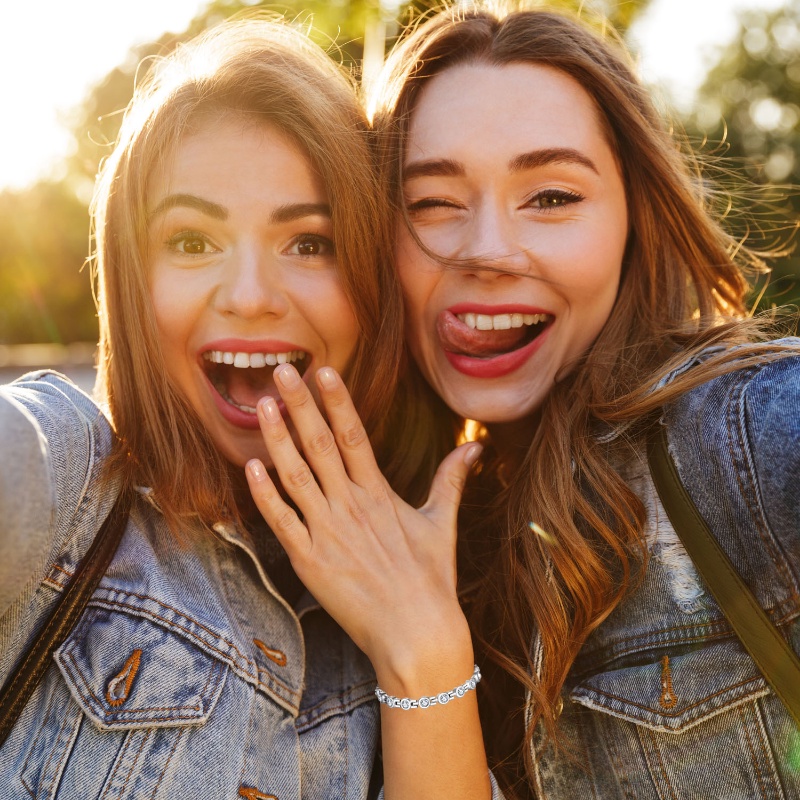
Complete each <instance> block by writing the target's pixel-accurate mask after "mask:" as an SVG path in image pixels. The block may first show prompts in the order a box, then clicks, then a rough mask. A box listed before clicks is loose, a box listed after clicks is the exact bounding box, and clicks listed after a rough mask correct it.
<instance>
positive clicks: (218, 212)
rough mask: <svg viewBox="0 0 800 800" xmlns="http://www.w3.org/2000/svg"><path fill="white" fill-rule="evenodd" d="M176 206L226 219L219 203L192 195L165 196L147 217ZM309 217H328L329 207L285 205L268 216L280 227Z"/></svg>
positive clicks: (323, 205)
mask: <svg viewBox="0 0 800 800" xmlns="http://www.w3.org/2000/svg"><path fill="white" fill-rule="evenodd" d="M178 206H181V207H183V208H194V209H196V210H197V211H200V212H201V213H203V214H206V215H207V216H209V217H213V218H214V219H219V220H223V221H224V220H226V219H227V218H228V209H227V208H225V207H224V206H221V205H219V203H212V202H211V201H210V200H204V199H203V198H202V197H197V195H193V194H170V195H167V197H165V198H164V199H163V200H161V202H160V203H158V205H157V206H156V207H155V208H154V209H153V210H152V211H151V212H150V214H149V216H150V218H151V219H152V218H153V217H155V216H157V215H158V214H163V213H164V212H165V211H167V210H169V209H170V208H176V207H178ZM311 216H321V217H330V216H331V209H330V206H329V205H328V204H327V203H287V204H285V205H282V206H278V207H277V208H276V209H274V210H273V212H272V213H271V214H270V218H269V221H270V223H272V224H273V225H280V224H282V223H284V222H293V221H294V220H297V219H302V218H303V217H311Z"/></svg>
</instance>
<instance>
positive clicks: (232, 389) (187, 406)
mask: <svg viewBox="0 0 800 800" xmlns="http://www.w3.org/2000/svg"><path fill="white" fill-rule="evenodd" d="M93 215H94V216H93V220H94V236H95V246H96V252H95V268H96V275H97V283H98V309H99V318H100V328H101V338H100V356H99V374H98V389H97V396H98V402H97V403H96V402H95V401H94V400H92V399H90V398H89V397H88V396H86V395H85V394H83V393H82V392H81V391H80V390H79V389H77V388H76V387H75V386H74V385H72V384H71V383H70V382H68V381H67V380H66V379H64V378H63V377H61V376H59V375H57V374H56V373H53V372H49V371H42V372H37V373H32V374H29V375H27V376H24V377H22V378H21V379H19V380H18V381H15V382H14V383H12V384H9V385H7V386H3V387H2V388H0V429H2V436H3V464H2V466H0V509H2V516H3V519H4V525H3V537H2V541H1V543H0V548H1V552H2V566H1V567H0V575H2V578H3V580H2V590H0V598H1V599H0V604H1V605H0V613H2V617H0V642H2V649H0V679H1V680H2V683H3V684H4V694H3V696H2V706H1V707H2V715H0V730H1V731H2V734H3V744H2V747H0V787H2V791H0V793H2V795H3V797H22V796H26V797H27V796H29V795H30V796H35V797H44V796H47V797H52V798H56V797H58V798H80V799H81V800H85V799H86V798H90V797H91V798H99V797H104V798H110V797H115V798H123V797H135V798H144V797H148V798H155V797H190V796H191V797H206V798H222V797H243V798H250V799H251V800H258V799H259V798H260V799H261V800H264V799H265V798H278V797H279V798H281V800H289V798H300V797H303V798H309V800H319V799H320V798H353V800H364V798H366V797H367V796H372V797H374V796H375V795H377V793H378V791H379V789H380V785H379V783H378V782H377V781H378V777H379V773H377V772H376V773H375V776H376V777H375V778H373V777H372V775H373V763H374V760H375V753H376V747H377V741H378V736H377V728H378V713H377V703H376V702H375V699H374V694H373V689H374V672H373V667H372V665H371V664H370V662H369V660H368V659H367V657H366V656H365V655H364V654H363V653H362V652H360V651H359V650H358V648H357V647H356V646H355V645H354V644H353V642H352V640H351V638H350V637H349V636H348V635H347V634H346V633H345V631H343V630H342V628H341V627H340V626H339V625H338V624H337V623H336V622H335V621H334V620H333V619H332V618H331V616H329V615H328V614H327V613H326V612H325V610H323V609H322V608H321V607H320V604H319V602H318V601H317V599H315V598H314V597H313V596H312V595H311V594H309V593H308V591H306V590H305V587H304V585H303V583H302V582H301V581H300V580H298V578H297V576H296V574H295V572H294V571H293V570H292V568H291V565H290V563H289V560H288V559H287V557H286V554H285V552H284V550H283V549H282V548H281V546H280V544H279V543H278V541H277V540H276V539H275V537H274V535H273V534H272V533H271V531H270V530H269V529H268V528H267V526H266V525H265V524H264V520H263V518H262V517H261V516H260V515H259V514H258V511H257V509H256V508H255V507H254V505H253V502H252V499H251V497H250V494H249V492H248V490H247V486H246V483H245V480H244V471H243V467H244V465H245V463H246V462H247V461H249V460H251V459H253V458H259V459H260V461H262V462H263V463H265V464H266V465H267V466H268V467H270V468H271V464H270V460H269V457H268V454H267V451H266V449H265V447H264V444H263V440H262V437H261V433H260V431H259V429H258V420H257V417H256V408H255V407H256V405H257V403H258V401H259V399H260V398H261V397H263V396H264V395H274V394H276V389H275V382H274V381H275V379H274V371H275V369H276V367H278V365H287V366H288V365H294V366H293V374H294V375H296V376H297V377H298V380H299V382H300V383H301V384H302V385H303V386H306V385H308V386H309V387H310V390H311V393H312V404H313V403H314V402H316V401H318V399H319V391H318V390H317V388H316V384H315V382H314V381H313V376H314V374H315V373H316V372H317V370H319V369H320V368H321V367H323V366H326V367H327V368H335V369H336V370H337V371H338V372H340V373H341V374H342V375H344V377H345V380H346V383H347V386H348V388H349V390H350V391H351V392H352V395H353V397H354V399H355V402H356V405H357V407H358V409H359V412H360V414H361V417H362V419H363V421H364V430H365V431H366V433H367V434H368V435H369V436H370V437H372V440H373V442H374V443H375V444H376V446H377V448H378V450H379V452H382V448H381V442H382V440H383V438H384V433H385V424H386V412H387V409H388V406H389V402H390V400H391V397H392V393H393V389H394V385H395V381H396V372H397V364H398V362H399V357H400V347H401V342H402V338H401V337H402V332H401V327H400V304H399V299H400V297H399V290H398V289H397V288H396V281H395V278H394V276H393V273H392V272H391V271H390V269H389V267H388V265H387V263H386V262H385V261H384V260H383V259H382V257H381V254H382V253H385V252H386V250H387V247H386V241H387V236H386V230H387V227H388V226H387V220H388V219H389V215H388V213H387V210H386V205H385V202H384V201H383V199H382V198H381V194H380V193H379V192H378V190H377V184H376V181H375V177H374V174H373V165H372V160H371V156H370V152H369V149H368V145H367V132H366V125H365V121H364V117H363V113H362V112H361V111H360V109H359V107H358V104H357V102H356V99H355V92H354V90H353V86H352V84H351V82H350V80H349V79H348V77H346V76H345V74H344V72H343V71H342V70H341V69H340V68H339V67H338V66H337V65H335V64H334V63H333V61H332V60H330V59H329V58H328V56H327V55H326V54H325V53H324V52H323V51H322V50H321V49H319V48H317V47H316V46H315V45H313V44H311V43H310V42H309V40H308V39H307V38H306V37H305V35H303V34H301V33H300V32H297V31H295V30H293V29H292V28H291V27H289V26H288V25H283V24H279V23H278V22H274V21H269V20H263V19H245V20H241V21H237V22H232V23H227V24H223V25H221V26H219V27H218V28H215V29H213V30H211V31H210V32H208V33H206V34H203V35H202V36H200V37H199V38H198V39H196V40H194V41H192V42H190V43H189V44H187V45H185V46H182V47H180V48H179V49H178V50H177V51H176V52H175V53H174V54H173V55H171V56H169V57H167V58H166V59H164V60H163V61H159V62H158V63H156V64H155V65H154V66H153V68H152V70H151V71H150V72H149V74H148V76H147V77H146V79H145V80H144V82H143V83H142V84H141V85H140V86H139V87H138V88H137V90H136V93H135V96H134V99H133V101H132V103H131V105H130V107H129V108H128V110H127V113H126V115H125V119H124V122H123V125H122V129H121V132H120V136H119V141H118V143H117V145H116V147H115V149H114V151H113V153H112V154H111V155H110V156H109V158H108V159H107V161H106V162H105V163H104V165H103V168H102V171H101V174H100V176H99V179H98V184H97V190H96V194H95V198H94V205H93ZM276 409H277V413H278V415H279V416H280V415H281V413H282V412H284V411H285V409H281V408H279V407H277V406H276ZM293 435H295V436H296V433H295V434H293ZM385 467H386V469H387V470H388V471H389V473H391V471H392V466H391V463H389V462H388V460H387V461H386V462H385ZM463 469H466V466H464V467H463ZM104 520H105V522H104ZM112 532H113V533H112ZM115 536H119V541H118V543H117V541H116V540H115V538H114V537H115ZM108 542H111V544H110V545H109V544H108ZM87 554H88V555H87ZM103 555H104V557H105V561H104V560H103ZM91 576H94V578H96V579H97V580H98V581H99V582H97V583H96V585H95V583H93V582H90V577H91ZM327 578H328V580H329V581H334V582H335V581H336V579H337V576H336V575H330V574H328V576H327ZM75 587H77V590H78V591H80V590H81V589H83V588H84V587H88V594H89V596H88V602H87V604H86V606H85V610H84V611H83V613H82V614H79V616H77V622H76V624H74V626H73V627H71V628H70V625H65V623H64V622H63V620H64V619H66V618H67V617H63V616H58V615H57V616H55V617H51V616H50V615H51V612H52V609H53V608H55V607H58V609H59V612H58V613H59V614H61V610H62V609H63V608H64V607H65V606H66V605H68V603H67V602H66V601H64V603H61V601H60V600H59V598H60V597H62V596H63V597H65V598H70V601H69V602H70V604H73V601H72V599H71V598H73V597H74V596H75V595H74V594H72V591H73V589H75ZM73 605H75V606H76V607H78V605H77V603H74V604H73ZM48 620H50V621H48ZM53 620H56V621H53ZM60 627H66V630H65V634H66V635H65V636H64V637H61V638H60V639H59V638H58V637H54V638H53V641H52V642H51V640H50V639H48V638H47V634H48V633H49V632H50V631H51V630H58V629H59V628H60ZM390 633H391V632H390V631H387V632H386V635H387V636H388V635H390ZM43 642H45V644H44V645H43V644H42V643H43ZM34 645H35V647H36V648H39V649H33V647H34ZM42 648H44V649H43V651H42V652H44V657H43V658H42V659H41V660H39V661H37V659H36V657H35V655H34V654H35V653H39V652H40V650H41V649H42ZM51 651H52V657H51ZM33 663H40V664H41V665H42V667H41V674H38V673H36V670H35V669H34V668H33V667H32V666H31V665H32V664H33ZM37 681H38V682H37ZM26 687H30V691H29V692H27V693H26V692H25V691H24V690H25V688H26ZM20 690H21V691H20ZM387 775H391V767H390V766H389V767H387Z"/></svg>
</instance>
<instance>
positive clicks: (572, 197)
mask: <svg viewBox="0 0 800 800" xmlns="http://www.w3.org/2000/svg"><path fill="white" fill-rule="evenodd" d="M583 199H584V196H583V195H582V194H579V193H578V192H571V191H569V190H567V189H542V190H541V191H538V192H536V193H534V194H533V195H531V197H529V198H528V200H527V201H526V203H525V205H527V206H532V207H534V208H537V210H539V211H545V212H551V211H556V210H557V209H559V208H563V207H564V206H568V205H572V204H573V203H580V202H581V200H583ZM542 200H557V201H558V202H557V203H551V204H548V205H538V206H537V205H536V204H537V201H539V202H541V201H542Z"/></svg>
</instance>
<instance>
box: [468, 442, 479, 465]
mask: <svg viewBox="0 0 800 800" xmlns="http://www.w3.org/2000/svg"><path fill="white" fill-rule="evenodd" d="M482 452H483V445H481V444H473V445H472V447H470V448H469V450H467V452H466V453H464V463H465V464H466V465H467V466H468V467H471V466H472V465H473V464H474V463H475V462H476V461H477V460H478V457H479V456H480V454H481V453H482Z"/></svg>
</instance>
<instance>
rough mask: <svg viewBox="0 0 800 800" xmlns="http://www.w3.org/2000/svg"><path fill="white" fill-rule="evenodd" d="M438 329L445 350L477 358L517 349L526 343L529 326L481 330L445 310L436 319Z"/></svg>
mask: <svg viewBox="0 0 800 800" xmlns="http://www.w3.org/2000/svg"><path fill="white" fill-rule="evenodd" d="M436 330H437V333H438V334H439V340H440V341H441V343H442V345H443V347H444V349H445V350H449V351H450V352H451V353H458V354H460V355H465V356H474V357H475V358H486V357H487V356H496V355H500V354H502V353H508V352H510V351H511V350H516V349H517V348H518V347H521V346H522V345H523V344H524V341H525V337H526V335H527V333H528V327H527V326H523V327H521V328H509V329H508V330H505V331H495V330H491V331H479V330H476V329H474V328H470V327H469V326H468V325H465V324H464V323H463V322H462V321H461V320H460V319H459V318H458V317H456V316H455V315H453V314H451V313H450V312H449V311H443V312H442V313H441V314H440V315H439V318H438V319H437V321H436Z"/></svg>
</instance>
